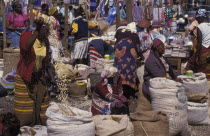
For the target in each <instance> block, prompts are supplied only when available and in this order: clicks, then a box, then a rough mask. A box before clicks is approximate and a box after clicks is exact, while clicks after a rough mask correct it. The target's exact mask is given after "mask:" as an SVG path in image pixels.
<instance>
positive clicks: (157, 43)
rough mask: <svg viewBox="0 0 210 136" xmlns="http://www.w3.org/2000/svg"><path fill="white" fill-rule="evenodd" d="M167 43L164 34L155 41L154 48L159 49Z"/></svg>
mask: <svg viewBox="0 0 210 136" xmlns="http://www.w3.org/2000/svg"><path fill="white" fill-rule="evenodd" d="M165 42H166V37H165V36H164V35H162V34H160V35H158V36H157V37H156V38H155V39H154V43H153V46H152V47H153V48H157V47H158V46H159V45H160V44H164V43H165Z"/></svg>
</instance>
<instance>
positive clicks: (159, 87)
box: [149, 78, 189, 136]
mask: <svg viewBox="0 0 210 136" xmlns="http://www.w3.org/2000/svg"><path fill="white" fill-rule="evenodd" d="M149 91H150V96H151V100H152V110H154V111H162V112H165V113H166V115H167V116H168V117H169V135H170V136H175V135H178V134H181V135H183V136H185V135H187V134H188V133H189V127H188V122H187V97H186V95H185V91H184V88H183V87H182V84H181V83H178V82H175V81H173V80H170V79H166V78H153V79H151V80H150V87H149Z"/></svg>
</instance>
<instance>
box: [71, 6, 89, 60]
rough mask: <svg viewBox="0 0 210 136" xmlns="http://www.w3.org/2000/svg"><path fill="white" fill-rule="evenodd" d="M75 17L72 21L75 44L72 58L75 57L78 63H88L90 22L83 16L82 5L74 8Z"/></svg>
mask: <svg viewBox="0 0 210 136" xmlns="http://www.w3.org/2000/svg"><path fill="white" fill-rule="evenodd" d="M74 16H75V19H74V20H73V22H72V27H71V32H70V33H71V34H73V35H74V38H75V45H74V47H73V48H72V49H71V58H72V59H75V63H76V64H79V63H80V64H87V62H88V60H87V54H88V22H87V20H86V19H85V18H84V17H83V16H84V10H83V9H82V7H79V8H78V9H75V10H74Z"/></svg>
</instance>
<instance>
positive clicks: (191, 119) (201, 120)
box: [188, 102, 210, 125]
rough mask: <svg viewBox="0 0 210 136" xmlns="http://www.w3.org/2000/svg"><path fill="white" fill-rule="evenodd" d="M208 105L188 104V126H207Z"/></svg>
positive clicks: (208, 122) (209, 120) (208, 120)
mask: <svg viewBox="0 0 210 136" xmlns="http://www.w3.org/2000/svg"><path fill="white" fill-rule="evenodd" d="M208 108H209V107H208V103H207V102H206V103H194V102H188V123H189V124H190V125H208V124H210V119H209V115H208Z"/></svg>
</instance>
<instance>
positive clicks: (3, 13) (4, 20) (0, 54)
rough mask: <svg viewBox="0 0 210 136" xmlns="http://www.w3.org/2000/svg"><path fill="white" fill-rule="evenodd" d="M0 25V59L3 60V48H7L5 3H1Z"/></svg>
mask: <svg viewBox="0 0 210 136" xmlns="http://www.w3.org/2000/svg"><path fill="white" fill-rule="evenodd" d="M1 13H2V21H3V22H2V23H3V47H1V49H0V58H3V48H6V47H7V37H6V35H7V29H6V26H7V22H6V16H5V3H4V1H3V2H2V11H1Z"/></svg>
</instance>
